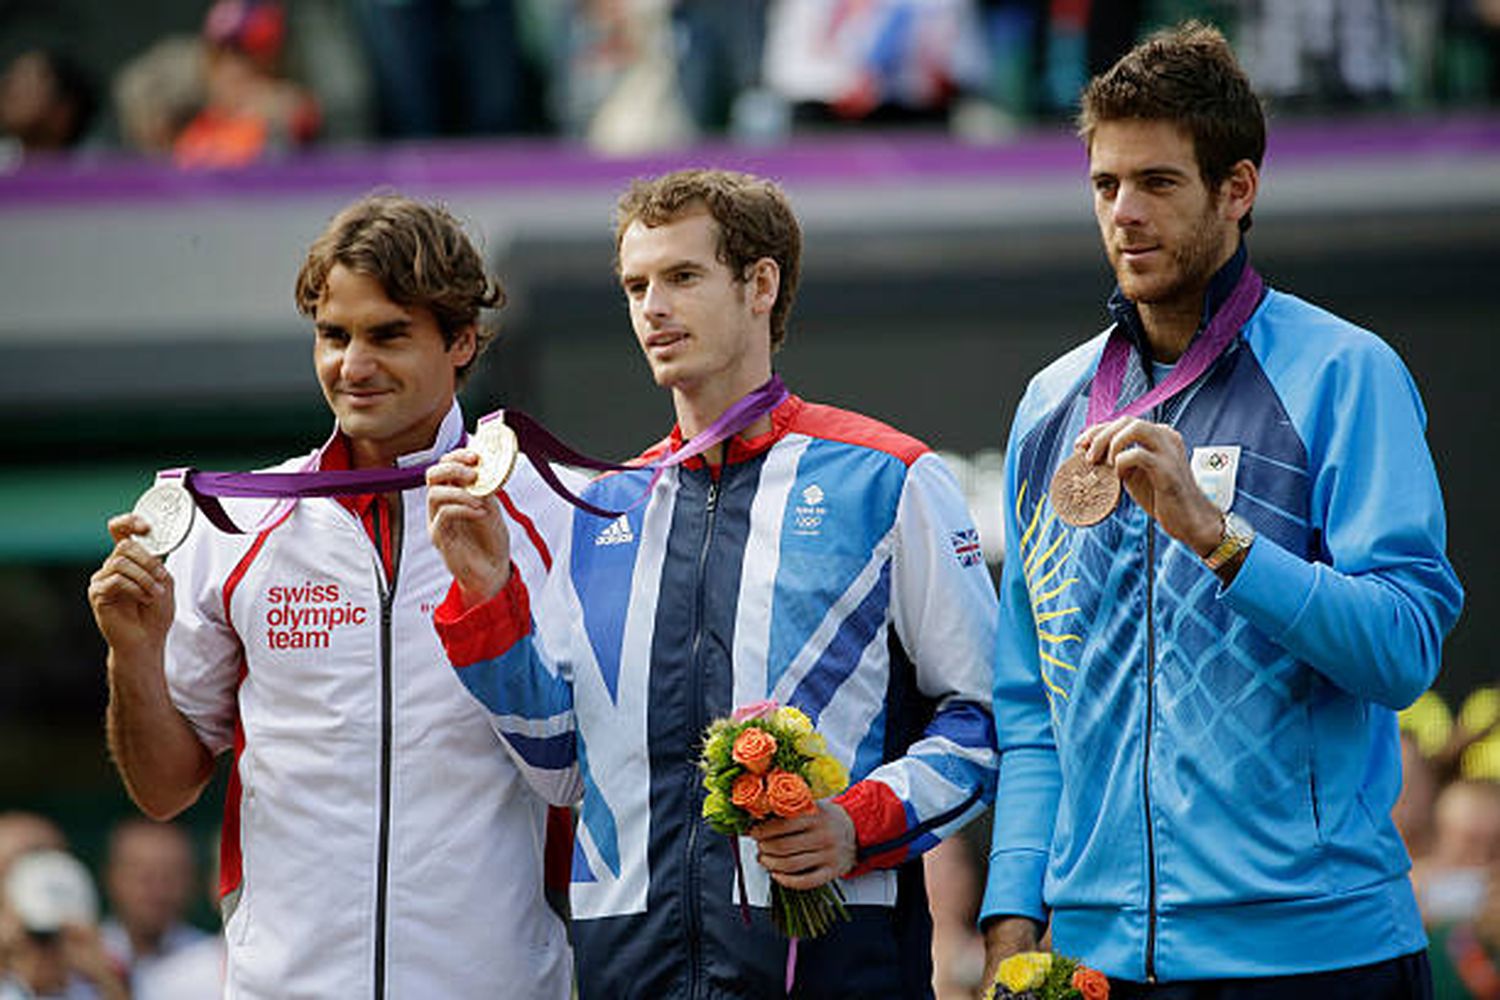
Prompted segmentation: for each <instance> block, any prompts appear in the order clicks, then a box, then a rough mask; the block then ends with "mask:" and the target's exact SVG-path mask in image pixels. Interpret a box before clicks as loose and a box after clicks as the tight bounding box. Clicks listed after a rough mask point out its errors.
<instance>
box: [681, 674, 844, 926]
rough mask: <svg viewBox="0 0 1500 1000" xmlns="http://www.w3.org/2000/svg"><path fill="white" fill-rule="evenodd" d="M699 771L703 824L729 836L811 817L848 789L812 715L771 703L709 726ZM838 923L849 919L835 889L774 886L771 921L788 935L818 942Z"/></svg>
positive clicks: (756, 705) (738, 711)
mask: <svg viewBox="0 0 1500 1000" xmlns="http://www.w3.org/2000/svg"><path fill="white" fill-rule="evenodd" d="M700 765H701V767H702V769H703V787H704V789H705V790H706V791H707V792H708V794H707V796H706V797H705V798H704V800H703V818H704V819H705V820H707V821H708V825H709V826H711V827H713V828H714V829H715V830H716V831H718V832H719V833H723V834H727V835H729V836H731V837H733V836H738V835H740V834H743V833H746V832H748V831H749V829H750V827H751V826H753V825H754V824H755V823H757V822H758V821H760V820H763V819H765V818H767V817H769V816H787V817H791V816H799V815H801V814H803V813H809V812H814V811H816V810H817V808H818V806H817V800H818V799H823V798H827V797H828V796H830V795H836V794H838V793H839V792H841V791H843V790H844V789H845V788H846V787H848V785H849V772H848V771H847V770H846V769H845V768H844V765H843V764H841V763H839V762H838V760H836V759H835V758H834V757H832V756H831V755H830V754H829V753H828V744H827V743H826V742H824V740H823V737H822V736H820V735H819V734H818V733H817V732H815V731H814V730H813V725H812V722H811V721H810V720H809V719H808V717H807V716H806V715H804V714H803V713H802V712H801V711H800V710H798V709H796V708H793V707H791V706H790V705H777V704H776V702H774V701H760V702H756V703H754V704H752V705H746V706H744V707H743V708H739V709H736V710H735V712H734V714H733V715H731V716H730V717H729V718H727V719H717V720H715V721H714V722H712V723H710V724H709V727H708V729H707V730H706V731H705V732H704V734H703V756H702V759H701V761H700ZM746 912H747V913H748V911H746ZM836 919H841V920H848V919H849V913H848V911H847V910H846V909H845V908H844V900H843V897H842V896H841V895H840V894H839V890H838V887H837V885H836V884H834V883H832V882H830V883H828V884H826V885H821V886H819V887H818V888H816V889H806V890H801V889H788V888H786V887H784V886H782V885H781V884H779V883H778V882H776V881H775V880H774V879H773V880H772V881H771V922H772V923H773V924H775V926H776V929H777V930H779V931H781V933H783V934H785V935H786V936H788V937H791V938H806V937H817V936H818V935H820V934H822V933H824V932H825V931H827V930H828V929H829V928H830V927H832V926H833V922H834V920H836Z"/></svg>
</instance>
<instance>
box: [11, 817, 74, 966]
mask: <svg viewBox="0 0 1500 1000" xmlns="http://www.w3.org/2000/svg"><path fill="white" fill-rule="evenodd" d="M67 846H68V842H67V839H66V838H65V837H64V836H63V832H62V830H60V829H58V826H57V824H56V823H54V822H52V821H51V820H50V819H48V818H47V817H45V816H41V815H38V814H37V813H32V812H22V811H20V810H13V811H10V812H3V813H0V888H3V886H4V885H5V873H6V872H7V871H8V870H9V869H10V865H11V862H12V861H14V860H15V859H16V858H19V857H20V856H21V855H23V854H26V853H28V852H31V851H40V850H47V849H52V850H59V851H61V850H66V849H67ZM0 896H3V892H0ZM11 919H12V918H11V916H10V914H9V912H8V911H7V909H6V907H5V906H4V903H3V898H0V975H3V974H4V972H5V969H6V968H7V967H8V966H9V958H10V956H9V954H8V951H9V948H10V942H12V941H14V940H15V939H16V936H17V935H18V934H19V933H20V931H19V929H18V928H12V927H10V926H8V924H9V921H10V920H11Z"/></svg>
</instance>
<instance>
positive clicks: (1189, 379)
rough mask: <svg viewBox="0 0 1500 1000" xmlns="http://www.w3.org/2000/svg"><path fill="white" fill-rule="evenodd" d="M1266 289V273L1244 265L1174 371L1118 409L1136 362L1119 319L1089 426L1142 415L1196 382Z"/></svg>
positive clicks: (1093, 393) (1093, 391)
mask: <svg viewBox="0 0 1500 1000" xmlns="http://www.w3.org/2000/svg"><path fill="white" fill-rule="evenodd" d="M1264 288H1265V282H1264V281H1262V280H1261V277H1260V275H1259V274H1257V273H1255V269H1254V268H1253V267H1251V266H1250V265H1249V264H1246V265H1245V268H1244V270H1242V271H1241V272H1240V277H1239V280H1238V281H1236V282H1235V284H1234V289H1233V290H1232V291H1231V292H1230V293H1229V298H1227V299H1225V300H1224V304H1223V305H1222V306H1220V307H1219V310H1218V312H1216V313H1214V316H1213V318H1212V319H1211V320H1209V322H1208V327H1207V329H1205V330H1204V331H1203V332H1202V333H1201V334H1199V335H1198V337H1196V338H1195V339H1194V340H1193V342H1192V344H1190V345H1189V346H1188V349H1187V351H1186V352H1185V353H1184V354H1183V355H1182V357H1180V358H1178V359H1177V364H1176V365H1174V366H1173V367H1172V372H1171V374H1169V375H1168V376H1167V377H1166V378H1164V379H1162V380H1161V382H1159V383H1158V384H1157V385H1156V386H1154V387H1153V388H1151V389H1150V390H1149V391H1147V392H1145V393H1142V394H1141V395H1140V396H1137V397H1136V398H1135V399H1134V400H1132V401H1131V402H1130V403H1128V404H1126V405H1125V406H1122V407H1120V408H1119V409H1118V410H1117V409H1115V402H1116V400H1118V399H1119V398H1120V387H1121V386H1122V385H1123V384H1124V382H1125V370H1126V368H1127V367H1128V366H1129V364H1130V356H1131V345H1130V338H1129V337H1128V336H1127V335H1126V333H1125V331H1124V330H1123V329H1121V326H1120V324H1118V323H1117V324H1115V328H1114V329H1113V330H1112V331H1110V334H1109V339H1108V340H1107V341H1106V342H1105V344H1104V355H1103V357H1101V358H1100V359H1099V367H1098V369H1097V370H1096V371H1095V372H1094V382H1093V386H1092V387H1091V388H1090V389H1089V412H1088V424H1087V426H1089V427H1092V426H1094V425H1095V424H1101V423H1103V422H1104V421H1106V420H1113V419H1115V418H1116V417H1122V416H1129V417H1138V416H1140V415H1141V414H1142V413H1145V412H1146V411H1148V410H1150V409H1151V408H1152V407H1153V406H1156V405H1157V404H1158V403H1161V402H1165V401H1166V400H1168V399H1171V398H1172V397H1173V396H1175V395H1177V394H1178V393H1179V392H1181V391H1182V390H1183V389H1186V388H1187V387H1188V386H1190V385H1192V384H1193V383H1194V382H1196V381H1197V380H1198V377H1199V376H1200V375H1202V374H1203V373H1204V372H1206V371H1208V369H1209V368H1210V367H1211V366H1212V365H1213V363H1214V362H1215V361H1216V360H1218V357H1219V355H1221V354H1223V353H1224V351H1225V349H1226V348H1228V347H1229V345H1230V343H1232V342H1233V341H1234V338H1235V335H1236V334H1238V333H1239V332H1240V327H1242V326H1244V325H1245V321H1246V320H1248V319H1249V318H1250V315H1251V314H1252V313H1253V312H1255V307H1256V306H1257V305H1258V304H1259V303H1260V295H1261V291H1262V290H1263V289H1264Z"/></svg>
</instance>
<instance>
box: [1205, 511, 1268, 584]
mask: <svg viewBox="0 0 1500 1000" xmlns="http://www.w3.org/2000/svg"><path fill="white" fill-rule="evenodd" d="M1253 541H1255V529H1254V528H1252V527H1250V522H1249V521H1247V520H1245V519H1244V518H1243V517H1240V516H1239V515H1238V514H1236V513H1235V512H1234V511H1229V512H1228V513H1226V514H1225V515H1224V534H1223V536H1222V537H1221V538H1220V539H1219V544H1218V546H1217V547H1216V548H1215V549H1214V550H1213V551H1212V552H1210V553H1209V554H1208V555H1206V556H1204V557H1203V564H1204V565H1205V566H1207V567H1208V568H1209V569H1212V570H1217V569H1218V568H1219V567H1220V566H1223V565H1224V564H1225V563H1227V562H1228V561H1229V560H1231V559H1233V558H1234V557H1235V556H1237V555H1239V554H1240V553H1241V552H1244V551H1245V550H1246V549H1248V548H1249V547H1250V543H1251V542H1253Z"/></svg>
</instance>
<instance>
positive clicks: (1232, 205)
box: [1219, 160, 1260, 225]
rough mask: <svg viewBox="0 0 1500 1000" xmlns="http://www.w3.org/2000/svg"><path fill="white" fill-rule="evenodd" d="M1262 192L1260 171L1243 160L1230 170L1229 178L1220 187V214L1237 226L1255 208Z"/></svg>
mask: <svg viewBox="0 0 1500 1000" xmlns="http://www.w3.org/2000/svg"><path fill="white" fill-rule="evenodd" d="M1259 191H1260V171H1258V170H1256V169H1255V164H1253V163H1251V162H1250V161H1249V160H1241V161H1240V162H1238V163H1236V164H1235V165H1234V166H1233V167H1231V168H1230V169H1229V176H1228V177H1226V178H1225V179H1224V183H1222V184H1220V185H1219V199H1220V207H1219V211H1220V214H1221V215H1222V216H1223V217H1224V220H1225V221H1226V222H1233V223H1235V224H1236V225H1238V224H1239V221H1240V220H1241V219H1243V218H1244V217H1245V216H1246V215H1248V214H1250V210H1251V209H1252V208H1254V207H1255V195H1256V193H1257V192H1259Z"/></svg>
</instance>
